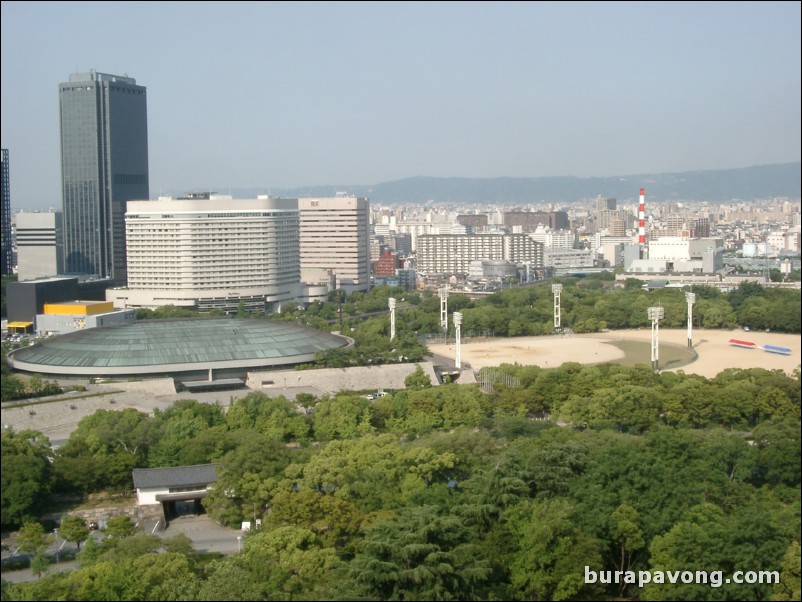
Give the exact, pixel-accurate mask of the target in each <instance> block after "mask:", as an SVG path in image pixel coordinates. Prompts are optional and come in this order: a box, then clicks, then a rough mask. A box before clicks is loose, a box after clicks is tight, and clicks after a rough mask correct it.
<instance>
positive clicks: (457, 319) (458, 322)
mask: <svg viewBox="0 0 802 602" xmlns="http://www.w3.org/2000/svg"><path fill="white" fill-rule="evenodd" d="M461 326H462V313H461V312H458V311H455V312H454V330H455V331H456V334H455V337H456V340H457V344H456V347H455V350H456V351H455V353H454V364H455V366H456V368H457V370H460V369H462V358H461V357H460V330H461Z"/></svg>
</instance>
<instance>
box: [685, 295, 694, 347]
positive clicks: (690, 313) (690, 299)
mask: <svg viewBox="0 0 802 602" xmlns="http://www.w3.org/2000/svg"><path fill="white" fill-rule="evenodd" d="M685 300H686V301H687V302H688V349H692V348H693V304H694V303H696V293H685Z"/></svg>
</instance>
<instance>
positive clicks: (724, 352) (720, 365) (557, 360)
mask: <svg viewBox="0 0 802 602" xmlns="http://www.w3.org/2000/svg"><path fill="white" fill-rule="evenodd" d="M651 336H652V335H651V330H650V329H642V330H616V331H611V332H606V333H600V334H586V335H577V334H573V335H554V336H541V337H515V338H495V339H492V340H484V341H475V342H469V343H467V344H464V343H463V345H462V346H461V350H460V352H461V358H462V363H463V367H464V364H466V363H467V364H469V365H470V366H471V368H473V369H474V370H479V369H480V368H483V367H485V366H498V365H499V364H503V363H510V364H512V363H515V362H517V363H519V364H529V365H537V366H541V367H543V368H554V367H557V366H560V365H561V364H564V363H565V362H579V363H580V364H597V363H604V362H614V361H616V360H617V359H620V358H622V357H624V354H623V352H622V351H621V350H620V349H618V348H617V347H614V346H613V345H606V344H605V342H606V341H622V340H633V341H646V342H649V341H651ZM730 339H738V340H741V341H750V342H753V343H755V344H756V345H758V346H762V345H774V346H777V347H787V348H789V349H791V355H790V356H784V355H777V354H774V353H767V352H765V351H762V350H760V349H742V348H739V347H733V346H732V345H730V344H729V341H730ZM658 340H659V343H660V344H662V343H672V344H676V345H681V346H683V347H686V346H687V344H688V331H687V330H686V329H684V328H683V329H677V330H668V329H664V328H661V329H660V330H659V333H658ZM801 340H802V337H800V336H799V335H795V334H777V333H773V332H772V333H766V332H743V331H742V330H731V331H727V330H704V329H701V328H700V329H695V330H694V331H693V348H694V350H695V351H696V353H697V354H698V355H699V358H698V359H697V360H696V361H694V362H692V363H690V364H686V365H685V366H682V367H680V368H677V370H682V371H684V372H685V373H687V374H700V375H702V376H707V377H713V376H715V375H716V374H718V373H719V372H721V371H722V370H724V369H726V368H766V369H768V370H777V369H779V370H783V371H784V372H786V373H788V374H790V373H791V372H793V370H794V368H796V367H797V366H799V365H800V359H799V358H800V341H801ZM429 349H431V350H432V352H433V353H436V354H439V355H442V356H445V357H449V358H452V359H453V358H454V345H453V344H452V345H443V344H439V345H429ZM650 362H651V356H650V355H646V356H645V357H644V358H643V363H645V364H649V363H650Z"/></svg>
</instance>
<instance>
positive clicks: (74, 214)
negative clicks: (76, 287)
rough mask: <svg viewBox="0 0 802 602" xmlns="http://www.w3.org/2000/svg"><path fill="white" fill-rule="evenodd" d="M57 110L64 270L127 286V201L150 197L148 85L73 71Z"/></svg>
mask: <svg viewBox="0 0 802 602" xmlns="http://www.w3.org/2000/svg"><path fill="white" fill-rule="evenodd" d="M59 105H60V108H61V183H62V184H61V185H62V195H63V197H62V198H63V213H64V261H65V272H66V273H68V274H85V275H93V276H96V277H99V278H111V279H113V280H115V281H117V282H119V283H125V280H126V260H125V207H126V202H127V201H130V200H144V199H147V198H148V196H149V195H148V114H147V96H146V90H145V87H144V86H138V85H137V84H136V80H135V79H133V78H130V77H121V76H119V75H109V74H107V73H98V72H96V71H90V72H89V73H75V74H72V75H70V80H69V82H68V83H63V84H59Z"/></svg>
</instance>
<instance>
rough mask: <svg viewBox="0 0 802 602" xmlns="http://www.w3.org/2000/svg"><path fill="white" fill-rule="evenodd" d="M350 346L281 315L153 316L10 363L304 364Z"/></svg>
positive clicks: (89, 367) (63, 340) (120, 368)
mask: <svg viewBox="0 0 802 602" xmlns="http://www.w3.org/2000/svg"><path fill="white" fill-rule="evenodd" d="M349 344H350V340H349V339H347V338H346V337H342V336H339V335H334V334H330V333H328V332H322V331H319V330H315V329H313V328H309V327H307V326H301V325H300V324H296V323H294V322H282V321H280V320H255V319H234V318H196V319H188V320H149V321H145V322H138V323H136V324H129V325H125V326H114V327H108V328H92V329H88V330H83V331H79V332H73V333H70V334H65V335H62V336H58V337H54V338H52V339H47V340H45V341H42V342H40V343H37V344H35V345H32V346H30V347H26V348H23V349H18V350H16V351H13V352H12V353H10V354H9V363H10V365H11V366H12V367H13V368H14V369H16V370H24V371H28V372H39V373H42V374H52V375H56V374H60V375H69V376H99V375H103V376H111V375H147V374H174V373H180V372H193V371H200V370H209V369H239V368H264V367H268V368H269V367H272V366H287V365H291V364H299V363H303V362H309V361H312V360H314V358H315V353H317V352H318V351H325V350H328V349H336V348H339V347H346V346H348V345H349Z"/></svg>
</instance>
